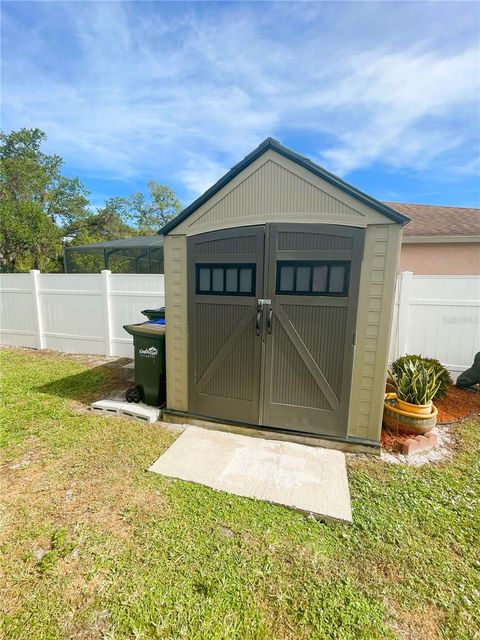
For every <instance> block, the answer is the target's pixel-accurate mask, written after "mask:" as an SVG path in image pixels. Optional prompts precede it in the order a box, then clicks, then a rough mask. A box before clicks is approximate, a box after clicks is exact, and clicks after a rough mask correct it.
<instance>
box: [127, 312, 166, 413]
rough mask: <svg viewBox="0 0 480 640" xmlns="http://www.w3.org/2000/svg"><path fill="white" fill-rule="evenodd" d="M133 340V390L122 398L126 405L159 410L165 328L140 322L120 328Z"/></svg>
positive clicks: (163, 380)
mask: <svg viewBox="0 0 480 640" xmlns="http://www.w3.org/2000/svg"><path fill="white" fill-rule="evenodd" d="M123 328H124V329H125V331H126V332H127V333H129V334H130V335H131V336H133V346H134V350H135V386H134V387H132V388H130V389H128V390H127V393H126V394H125V396H126V399H127V400H128V402H140V400H142V401H143V402H145V404H149V405H151V406H153V407H159V406H161V405H163V404H164V403H165V400H166V375H165V325H164V324H153V323H151V322H143V323H141V324H126V325H124V327H123Z"/></svg>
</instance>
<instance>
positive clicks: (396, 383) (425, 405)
mask: <svg viewBox="0 0 480 640" xmlns="http://www.w3.org/2000/svg"><path fill="white" fill-rule="evenodd" d="M389 376H390V381H389V386H390V387H391V388H392V389H393V390H394V391H395V393H396V395H397V403H398V406H399V408H400V409H402V410H403V411H407V412H409V413H414V414H416V415H429V414H431V413H432V405H433V402H432V401H433V398H434V397H435V395H436V394H437V391H438V390H439V388H440V381H439V380H438V378H437V374H436V373H435V369H434V368H433V367H432V366H429V365H427V364H425V363H423V362H420V361H419V362H412V361H411V360H410V361H409V360H406V361H405V362H404V363H403V366H402V367H398V368H397V369H396V370H391V371H389Z"/></svg>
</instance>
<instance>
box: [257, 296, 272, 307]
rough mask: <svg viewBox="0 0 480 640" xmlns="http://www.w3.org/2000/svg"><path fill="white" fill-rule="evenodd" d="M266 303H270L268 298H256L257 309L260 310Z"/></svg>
mask: <svg viewBox="0 0 480 640" xmlns="http://www.w3.org/2000/svg"><path fill="white" fill-rule="evenodd" d="M268 304H272V301H271V300H270V299H269V298H258V300H257V309H259V310H261V309H263V307H265V306H266V305H268Z"/></svg>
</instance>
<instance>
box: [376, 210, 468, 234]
mask: <svg viewBox="0 0 480 640" xmlns="http://www.w3.org/2000/svg"><path fill="white" fill-rule="evenodd" d="M384 204H386V205H387V206H389V207H391V208H392V209H395V210H396V211H399V212H400V213H403V214H405V215H407V216H408V217H409V218H410V223H409V224H408V225H407V226H406V227H405V229H404V232H403V233H404V235H405V236H479V235H480V209H474V208H468V207H445V206H440V205H435V204H409V203H406V202H385V203H384Z"/></svg>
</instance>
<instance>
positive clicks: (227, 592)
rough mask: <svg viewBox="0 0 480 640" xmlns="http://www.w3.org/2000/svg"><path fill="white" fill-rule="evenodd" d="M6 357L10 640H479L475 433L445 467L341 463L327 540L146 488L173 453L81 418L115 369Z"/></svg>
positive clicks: (304, 526)
mask: <svg viewBox="0 0 480 640" xmlns="http://www.w3.org/2000/svg"><path fill="white" fill-rule="evenodd" d="M0 355H1V370H2V373H3V379H2V398H3V407H2V422H1V438H2V449H3V460H2V471H1V472H2V475H1V494H2V496H1V497H2V501H1V502H2V505H3V506H2V509H1V511H0V545H1V546H0V553H1V559H0V566H1V572H2V574H3V575H2V576H0V609H1V616H2V622H1V625H2V626H1V629H2V631H1V632H0V634H1V633H3V637H5V638H8V639H10V638H15V639H17V638H18V639H25V640H27V639H28V640H30V639H33V640H41V639H43V638H79V639H80V638H81V639H89V638H108V639H111V640H113V639H120V638H142V639H143V638H172V639H177V638H185V639H188V640H196V639H200V638H201V639H205V640H215V639H227V638H242V639H243V638H252V639H253V638H255V639H260V638H268V639H277V638H278V639H279V638H292V639H293V638H295V639H297V638H312V639H313V638H315V639H323V638H324V639H327V638H328V639H350V638H351V639H355V640H359V639H365V640H374V639H376V638H406V639H412V640H416V639H418V640H428V639H429V638H452V639H454V640H467V639H472V638H475V637H479V635H478V630H479V628H480V616H479V614H480V602H479V591H480V577H479V576H480V562H479V553H478V551H479V542H480V531H479V530H480V527H479V511H478V493H479V480H480V456H479V449H480V446H479V445H480V431H479V427H480V420H476V421H471V422H470V423H467V424H463V425H462V426H459V427H458V428H457V431H456V434H457V437H458V443H459V446H458V451H457V453H456V455H455V456H454V458H453V460H452V461H449V462H446V463H444V464H438V465H430V466H427V467H422V468H412V467H404V466H400V465H387V464H385V463H382V462H380V461H379V460H378V459H372V460H370V461H365V460H354V459H350V460H349V463H348V464H349V468H348V473H349V479H350V488H351V492H352V506H353V520H354V524H353V526H348V525H341V524H322V523H319V522H316V521H315V520H312V519H308V518H306V517H305V516H303V515H301V514H299V513H296V512H293V511H290V510H288V509H285V508H283V507H279V506H274V505H270V504H265V503H262V502H255V501H253V500H249V499H246V498H238V497H235V496H230V495H227V494H222V493H217V492H215V491H212V490H211V489H208V488H206V487H201V486H196V485H192V484H188V483H186V482H181V481H175V480H170V479H167V478H162V477H161V476H158V475H155V474H151V473H148V472H146V471H145V470H146V468H147V467H148V466H149V465H150V464H151V463H152V462H153V461H154V460H155V459H156V458H157V457H158V456H159V455H160V454H161V453H162V451H164V450H165V449H166V448H167V447H168V446H169V445H170V444H171V443H172V442H173V440H174V438H175V435H174V434H173V433H171V432H168V431H165V430H163V429H162V428H159V427H158V426H153V425H147V424H143V423H139V422H135V421H129V420H123V419H118V418H103V417H100V416H96V415H91V414H90V413H88V412H87V411H85V408H84V407H85V404H86V403H88V402H90V401H91V400H92V399H96V398H99V397H101V395H102V390H104V389H108V388H112V387H114V386H115V385H118V384H119V380H120V378H121V372H120V369H119V367H115V366H113V367H112V366H110V367H108V366H93V365H92V364H88V363H86V362H85V361H82V359H80V358H68V357H67V356H64V355H59V354H48V353H36V352H33V351H32V352H30V351H26V350H25V351H21V350H4V351H2V352H1V353H0ZM84 360H85V359H84ZM205 463H206V464H208V461H207V460H206V461H205Z"/></svg>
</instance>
